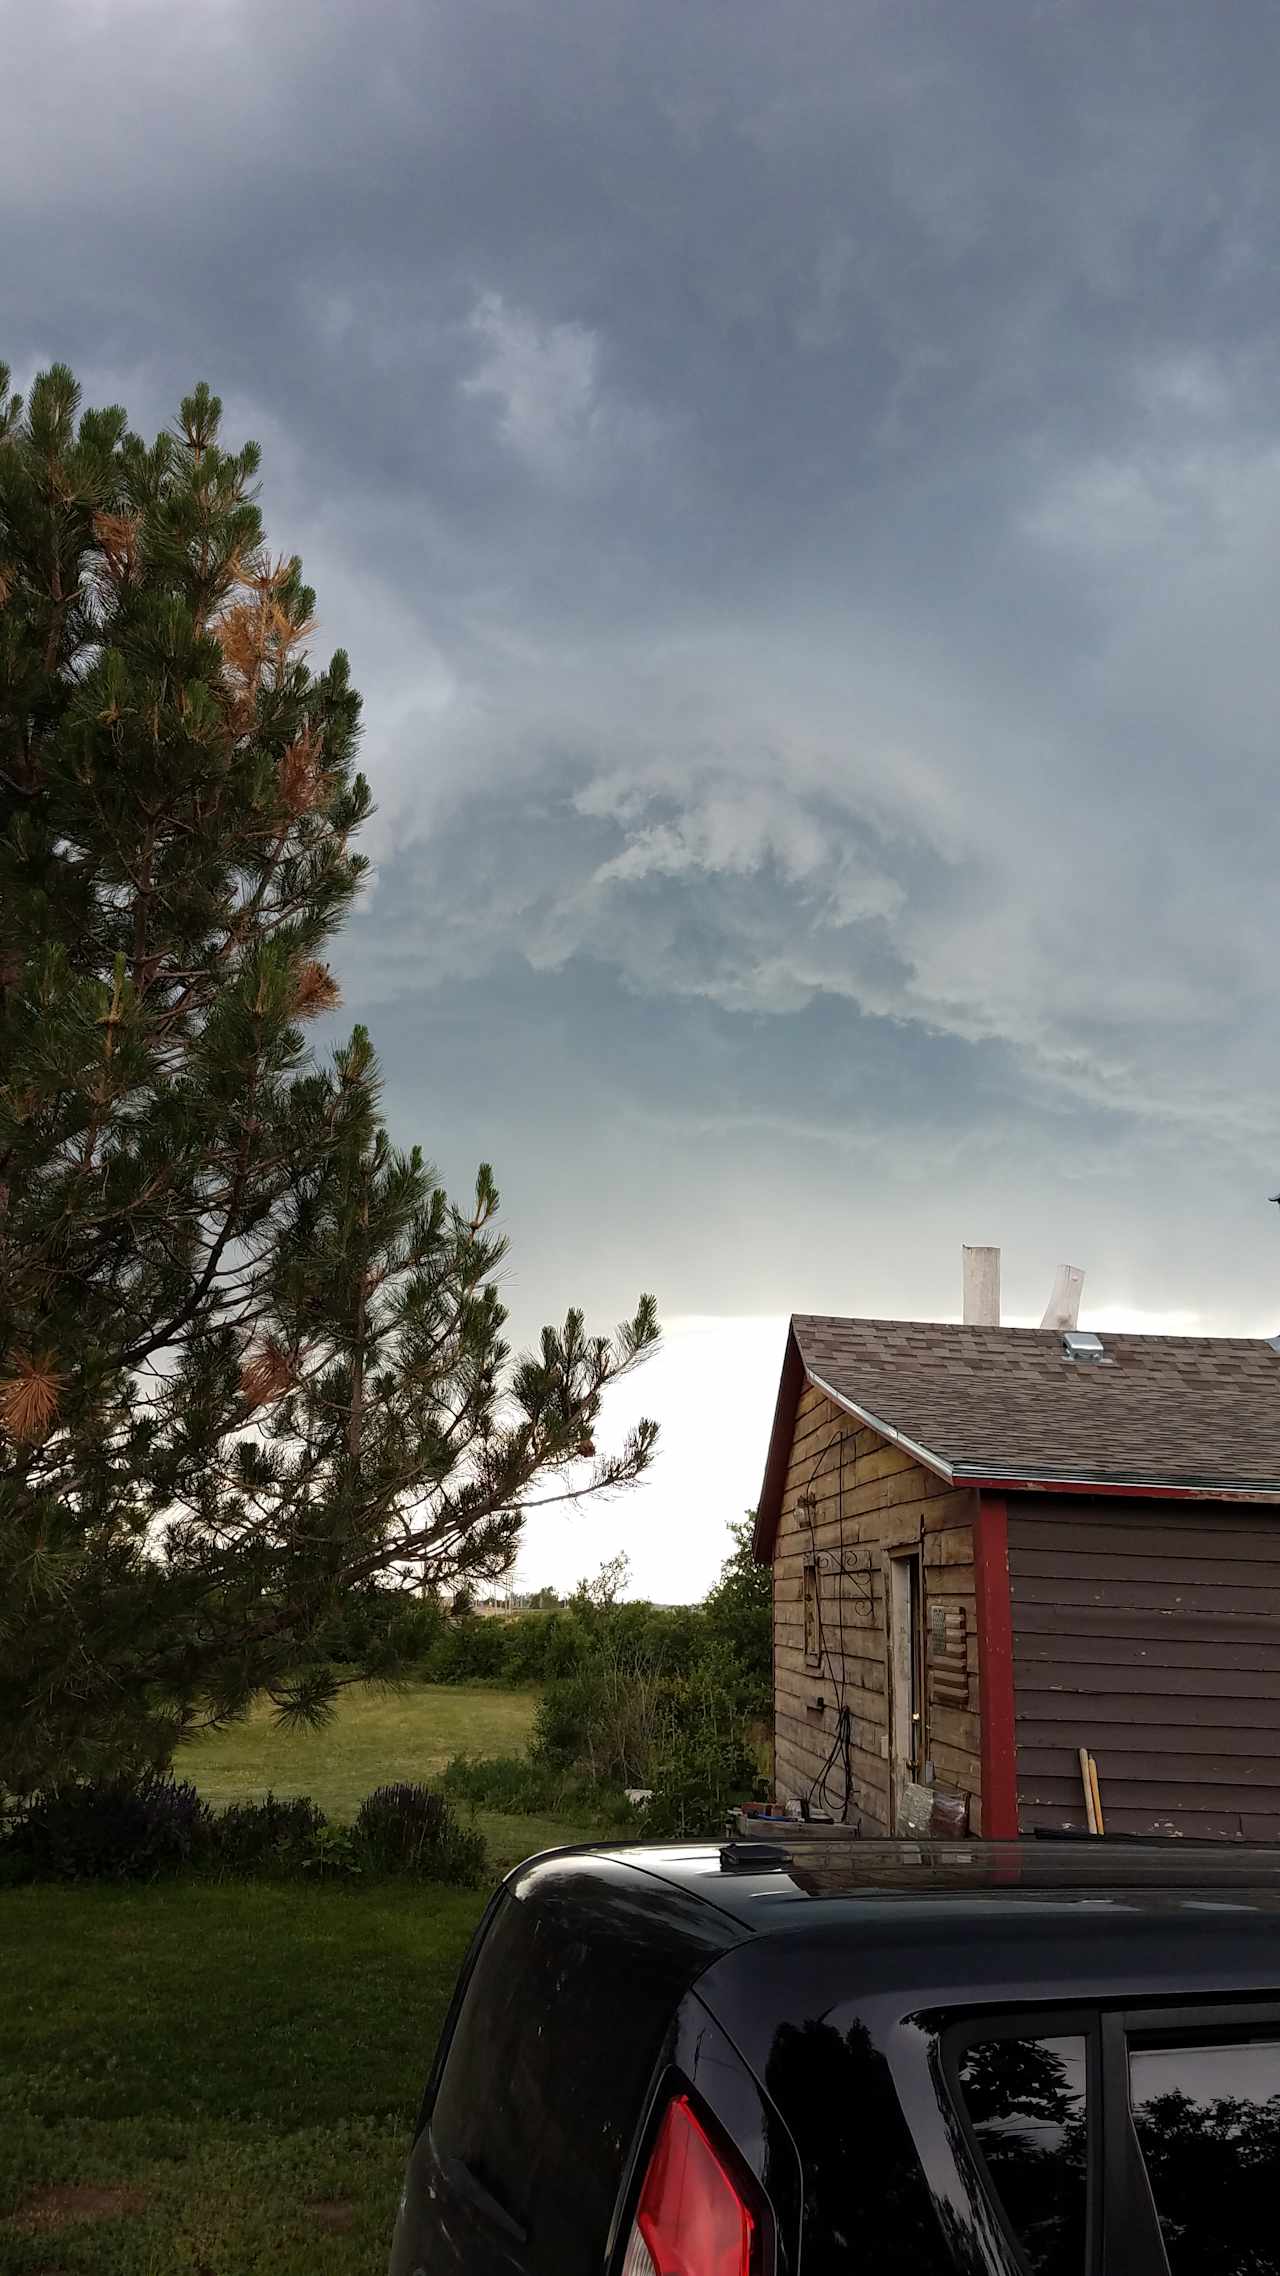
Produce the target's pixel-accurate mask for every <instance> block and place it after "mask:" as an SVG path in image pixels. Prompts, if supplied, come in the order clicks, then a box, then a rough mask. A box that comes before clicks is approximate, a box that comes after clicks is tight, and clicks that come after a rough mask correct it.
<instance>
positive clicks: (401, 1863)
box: [352, 1785, 488, 1889]
mask: <svg viewBox="0 0 1280 2276" xmlns="http://www.w3.org/2000/svg"><path fill="white" fill-rule="evenodd" d="M352 1836H353V1839H354V1842H355V1846H356V1850H357V1853H358V1855H359V1857H360V1859H361V1861H362V1862H363V1863H364V1864H366V1865H367V1866H368V1867H369V1869H370V1870H371V1871H373V1872H376V1873H407V1874H412V1875H414V1876H415V1877H416V1878H417V1879H419V1880H423V1881H449V1882H452V1883H453V1884H454V1885H455V1886H457V1887H459V1888H467V1889H473V1888H475V1887H476V1886H477V1885H478V1883H479V1882H480V1881H481V1880H482V1879H483V1877H484V1873H485V1869H486V1866H487V1864H488V1851H487V1849H486V1845H485V1839H484V1835H483V1834H481V1833H477V1832H475V1831H474V1830H471V1829H468V1828H466V1827H463V1826H460V1825H459V1824H458V1821H457V1819H456V1818H455V1816H454V1814H453V1811H452V1810H451V1809H450V1807H449V1804H448V1802H447V1801H446V1799H445V1797H444V1795H443V1794H437V1793H435V1792H433V1790H432V1789H431V1787H429V1786H411V1785H399V1786H379V1787H377V1788H376V1789H375V1790H374V1792H373V1793H372V1794H367V1795H366V1796H365V1799H364V1801H363V1802H362V1803H361V1804H360V1808H359V1810H358V1811H357V1812H356V1821H355V1824H354V1826H353V1828H352Z"/></svg>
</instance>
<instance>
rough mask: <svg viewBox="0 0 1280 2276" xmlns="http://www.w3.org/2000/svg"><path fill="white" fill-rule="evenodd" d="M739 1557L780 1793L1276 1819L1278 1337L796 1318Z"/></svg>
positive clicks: (1277, 1830)
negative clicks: (1084, 1767) (1090, 1763)
mask: <svg viewBox="0 0 1280 2276" xmlns="http://www.w3.org/2000/svg"><path fill="white" fill-rule="evenodd" d="M1277 1343H1278V1344H1280V1339H1277ZM1094 1347H1096V1348H1094ZM755 1548H756V1555H757V1557H758V1558H759V1559H760V1560H761V1561H762V1562H768V1563H771V1564H772V1567H773V1575H774V1592H773V1593H774V1707H775V1785H776V1791H777V1794H778V1797H779V1799H782V1800H786V1801H788V1802H790V1803H792V1804H793V1805H800V1806H802V1807H805V1808H806V1809H808V1810H812V1811H813V1812H814V1813H815V1814H827V1815H830V1816H832V1817H835V1818H837V1819H841V1818H846V1817H847V1818H848V1819H849V1820H850V1821H851V1822H860V1823H861V1825H862V1826H863V1827H864V1828H865V1830H866V1831H867V1832H868V1833H884V1832H893V1831H897V1830H899V1829H900V1828H902V1829H905V1828H907V1827H913V1828H914V1827H917V1826H921V1825H922V1824H923V1823H925V1822H928V1820H929V1816H930V1812H932V1822H933V1824H934V1825H935V1827H936V1828H937V1829H938V1830H945V1829H948V1828H949V1829H951V1830H957V1831H958V1830H966V1829H967V1830H968V1831H970V1832H972V1833H982V1834H985V1835H988V1836H990V1837H994V1838H1007V1837H1009V1836H1012V1835H1016V1834H1019V1833H1031V1832H1034V1831H1036V1830H1037V1829H1046V1830H1051V1829H1064V1830H1066V1829H1070V1830H1074V1831H1079V1830H1083V1829H1084V1827H1085V1823H1086V1818H1085V1800H1084V1793H1083V1787H1082V1781H1081V1775H1080V1767H1079V1759H1078V1749H1079V1748H1081V1747H1085V1748H1086V1749H1088V1750H1089V1751H1090V1752H1091V1753H1092V1754H1093V1755H1094V1757H1095V1758H1096V1761H1097V1765H1098V1772H1099V1781H1100V1786H1101V1797H1102V1806H1103V1812H1104V1818H1105V1824H1106V1829H1107V1831H1108V1832H1122V1833H1145V1834H1152V1833H1156V1834H1183V1835H1201V1836H1203V1835H1211V1836H1217V1837H1222V1838H1229V1839H1250V1840H1275V1839H1280V1349H1278V1348H1277V1345H1273V1344H1272V1343H1270V1342H1266V1341H1261V1340H1254V1339H1245V1338H1237V1337H1213V1338H1201V1337H1183V1336H1138V1335H1114V1336H1113V1335H1108V1336H1105V1337H1103V1338H1100V1339H1099V1338H1095V1337H1090V1336H1083V1337H1082V1336H1080V1335H1077V1334H1074V1333H1072V1334H1063V1333H1060V1332H1058V1331H1056V1330H1052V1329H1026V1328H1002V1327H954V1326H943V1325H933V1324H915V1323H911V1322H904V1321H896V1320H843V1319H816V1318H796V1319H794V1320H793V1321H792V1322H791V1326H790V1330H789V1333H788V1337H787V1345H786V1354H785V1358H784V1361H783V1368H782V1381H781V1385H780V1388H779V1393H778V1404H777V1412H776V1416H775V1420H774V1426H773V1435H772V1439H771V1442H770V1448H769V1458H768V1464H767V1468H766V1473H765V1479H764V1485H763V1488H762V1491H761V1495H760V1503H759V1513H758V1520H757V1525H756V1534H755Z"/></svg>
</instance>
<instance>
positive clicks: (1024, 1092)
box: [0, 0, 1280, 1597]
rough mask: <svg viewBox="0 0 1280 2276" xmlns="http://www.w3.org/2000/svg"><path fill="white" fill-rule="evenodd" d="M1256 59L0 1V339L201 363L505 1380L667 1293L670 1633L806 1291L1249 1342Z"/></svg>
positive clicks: (216, 1) (410, 1083)
mask: <svg viewBox="0 0 1280 2276" xmlns="http://www.w3.org/2000/svg"><path fill="white" fill-rule="evenodd" d="M1278 98H1280V13H1278V12H1277V11H1276V9H1275V8H1274V6H1272V5H1270V4H1267V5H1263V4H1262V0H1233V4H1232V6H1231V7H1230V8H1227V9H1222V8H1219V7H1217V6H1214V5H1211V4H1196V0H1193V4H1191V5H1189V6H1183V7H1179V8H1171V7H1169V6H1168V5H1164V4H1162V5H1160V6H1158V7H1157V6H1152V5H1146V4H1144V0H1124V5H1123V6H1119V7H1117V6H1116V5H1115V0H1099V4H1097V5H1070V4H1057V5H1055V4H1052V0H974V4H972V5H970V6H965V7H957V6H955V5H954V0H935V4H932V5H925V4H914V0H884V4H883V5H870V4H867V0H829V4H828V0H537V4H534V0H343V4H340V5H313V4H309V0H297V4H296V5H295V6H293V7H290V8H283V7H277V8H271V7H266V8H264V7H262V6H256V7H250V6H249V5H247V0H206V4H205V5H203V6H201V7H199V8H188V7H175V6H174V5H172V0H45V4H44V6H43V7H42V8H40V9H37V8H35V7H27V8H21V7H19V6H17V5H15V6H13V7H12V8H11V9H10V10H9V11H8V12H7V22H6V28H5V63H4V68H3V82H2V85H0V188H2V189H3V213H4V246H3V253H2V254H0V315H2V317H3V323H2V324H0V356H4V357H6V358H7V360H8V361H9V362H10V363H11V364H12V365H13V367H14V372H15V378H16V380H17V382H18V384H20V385H22V384H25V383H26V382H27V381H28V380H29V378H30V376H31V375H32V373H33V372H34V370H36V369H37V368H38V367H39V366H40V365H41V364H42V363H44V362H47V361H49V360H50V359H52V358H55V357H58V358H62V359H64V360H66V361H68V362H70V363H71V364H72V365H73V366H74V367H75V369H76V371H77V373H78V374H79V376H80V377H81V379H82V381H83V384H84V388H85V392H86V396H87V398H88V399H89V400H93V401H100V400H119V401H123V402H124V403H126V404H127V405H128V407H129V410H130V413H131V416H132V419H133V421H134V423H135V424H136V425H138V426H140V427H144V428H154V427H155V426H157V425H159V424H161V423H163V422H164V421H165V420H167V419H168V418H170V417H171V416H172V414H173V411H174V409H175V407H176V403H177V399H178V397H179V395H180V394H181V393H182V392H184V391H185V390H186V389H187V388H188V387H189V386H190V385H191V383H192V382H193V381H194V380H195V379H197V378H202V377H203V378H207V379H208V380H209V382H210V383H211V385H212V386H214V387H215V388H216V389H217V390H218V392H220V393H221V394H222V396H223V398H224V400H225V402H226V406H227V420H226V434H227V438H228V439H229V440H232V441H238V440H239V439H241V438H242V437H243V436H244V435H246V434H251V435H254V436H256V437H257V438H258V440H259V441H260V442H261V443H262V445H263V448H264V453H265V460H264V477H265V479H264V491H263V503H264V509H265V512H266V515H267V522H268V529H269V532H270V535H271V538H272V540H273V543H274V544H275V545H276V547H277V548H284V549H289V550H293V549H297V550H300V551H301V552H302V554H303V557H304V561H305V564H306V568H307V572H308V576H309V578H310V580H311V582H312V583H314V585H315V586H316V588H317V592H318V596H319V615H320V619H321V632H320V640H321V642H325V641H327V642H329V643H330V644H331V645H337V644H341V645H343V646H345V647H347V648H348V649H349V650H350V652H351V655H352V659H353V667H354V672H355V676H356V679H357V682H358V684H359V685H360V687H361V688H362V690H363V693H364V696H365V701H366V717H367V730H366V742H365V764H366V769H367V771H368V773H369V775H370V777H371V779H372V782H373V786H374V791H375V795H376V797H377V800H378V803H379V814H378V818H377V820H376V821H375V823H374V824H373V826H372V830H371V833H370V840H369V845H368V850H369V851H371V852H372V853H373V854H374V856H375V857H376V862H377V873H376V880H375V884H374V888H373V890H372V892H371V893H370V895H369V897H368V899H367V901H366V903H365V905H364V907H363V909H362V912H361V914H360V916H359V917H358V919H357V920H356V921H355V922H354V923H353V924H352V925H351V927H350V928H349V930H348V932H347V934H346V936H345V937H344V939H343V941H342V943H341V945H340V948H339V952H338V955H337V957H336V959H335V962H336V964H337V967H338V969H339V971H340V973H341V975H342V978H343V981H344V988H345V1000H346V1012H345V1016H346V1017H348V1018H352V1017H359V1018H363V1019H367V1020H368V1021H369V1023H370V1025H371V1027H372V1029H373V1032H374V1036H375V1040H376V1042H377V1044H378V1046H379V1049H380V1051H381V1055H382V1058H383V1062H384V1065H385V1070H386V1077H387V1099H388V1107H389V1112H390V1115H391V1119H392V1122H393V1125H394V1128H395V1133H396V1135H397V1136H398V1137H399V1138H401V1139H403V1140H405V1141H408V1140H410V1139H413V1138H417V1139H420V1140H421V1142H422V1143H423V1145H424V1146H425V1147H426V1149H427V1151H428V1152H429V1153H430V1154H431V1155H432V1156H433V1157H434V1158H435V1159H436V1160H437V1161H438V1163H439V1165H440V1167H441V1170H442V1172H443V1173H444V1174H445V1175H446V1177H447V1179H448V1181H449V1183H450V1184H451V1185H452V1186H454V1187H460V1186H463V1185H465V1183H466V1181H467V1180H468V1178H469V1176H470V1175H471V1173H472V1170H473V1166H474V1164H475V1162H476V1161H477V1160H478V1159H480V1158H481V1157H487V1158H491V1159H492V1160H493V1162H494V1164H495V1167H496V1169H497V1173H498V1179H499V1184H500V1186H501V1188H502V1192H503V1199H504V1210H505V1218H506V1224H507V1229H508V1231H509V1234H510V1236H511V1240H512V1244H513V1248H512V1261H511V1266H510V1271H509V1276H508V1296H509V1301H510V1304H511V1308H512V1314H513V1321H514V1326H515V1329H516V1331H517V1334H518V1335H520V1336H528V1335H529V1334H531V1333H532V1332H534V1331H535V1330H536V1328H537V1327H538V1326H539V1325H540V1323H541V1321H542V1320H543V1319H544V1318H547V1317H555V1316H560V1315H562V1314H563V1311H564V1308H565V1306H566V1304H568V1303H570V1302H581V1303H583V1304H584V1305H585V1306H586V1307H587V1309H588V1312H589V1314H590V1315H591V1316H592V1318H593V1320H598V1321H600V1322H601V1323H602V1324H608V1322H610V1321H611V1320H613V1319H614V1318H616V1317H618V1316H619V1315H620V1314H621V1313H622V1312H624V1311H626V1310H629V1309H630V1308H631V1307H632V1306H633V1304H634V1300H635V1297H636V1295H637V1294H638V1292H639V1290H640V1289H641V1288H652V1289H653V1290H654V1291H655V1292H656V1294H657V1296H658V1299H659V1303H660V1306H661V1309H662V1313H663V1316H664V1318H665V1319H666V1320H667V1321H668V1322H669V1323H671V1328H672V1333H671V1337H670V1342H669V1346H668V1349H667V1352H666V1353H665V1355H664V1357H663V1358H662V1359H661V1360H660V1361H658V1362H656V1363H655V1364H654V1366H653V1367H652V1369H651V1370H650V1371H649V1374H648V1376H647V1378H646V1379H644V1380H643V1381H641V1382H639V1383H638V1384H637V1385H636V1387H635V1395H634V1399H633V1398H632V1395H631V1392H630V1391H628V1393H627V1401H628V1403H629V1404H630V1405H632V1406H634V1407H635V1408H636V1409H637V1410H639V1409H640V1408H642V1407H648V1408H649V1409H651V1410H652V1411H655V1412H657V1413H658V1415H659V1416H660V1418H661V1419H662V1420H663V1421H664V1423H665V1424H666V1426H667V1446H666V1452H665V1454H664V1456H663V1458H662V1461H661V1463H660V1465H659V1467H658V1469H657V1471H656V1472H655V1474H654V1477H653V1480H652V1482H651V1483H650V1484H649V1485H648V1486H647V1487H646V1488H645V1489H644V1491H643V1492H642V1493H641V1494H639V1495H637V1496H634V1497H631V1498H630V1499H628V1500H626V1501H625V1502H622V1503H619V1504H616V1505H614V1506H613V1507H611V1508H610V1509H607V1510H604V1511H600V1512H596V1513H594V1514H592V1515H591V1516H585V1515H584V1516H579V1517H577V1518H575V1519H574V1520H572V1521H571V1522H567V1523H566V1522H565V1521H563V1520H559V1519H557V1520H554V1521H553V1520H551V1519H543V1520H540V1521H538V1523H537V1524H536V1526H535V1527H534V1528H533V1530H532V1531H531V1534H530V1538H529V1542H528V1545H527V1548H526V1552H525V1556H524V1561H523V1566H522V1573H523V1577H524V1578H525V1579H526V1580H527V1581H529V1582H530V1583H536V1582H539V1581H542V1580H544V1579H553V1580H556V1581H558V1582H562V1583H563V1582H566V1581H567V1582H569V1583H572V1581H573V1580H575V1579H576V1578H577V1577H578V1575H579V1574H580V1573H582V1572H585V1571H589V1570H593V1569H594V1568H595V1567H596V1566H597V1565H598V1564H599V1563H600V1562H601V1560H602V1558H603V1557H604V1556H606V1555H607V1554H609V1553H610V1552H611V1551H612V1550H613V1549H615V1548H616V1547H618V1546H625V1547H627V1549H628V1550H629V1552H630V1554H631V1557H632V1563H633V1568H634V1571H635V1576H636V1581H637V1584H638V1585H639V1586H641V1587H643V1588H644V1589H645V1590H646V1591H647V1592H649V1593H653V1594H656V1595H658V1596H660V1597H683V1596H689V1595H694V1594H697V1593H700V1591H701V1590H702V1589H703V1588H704V1587H705V1585H706V1583H707V1581H708V1580H709V1579H710V1577H711V1576H712V1575H713V1573H714V1571H715V1569H716V1566H717V1564H718V1562H719V1558H720V1555H721V1553H722V1549H723V1546H724V1542H725V1529H726V1526H727V1523H728V1521H729V1520H730V1519H732V1518H733V1517H735V1516H736V1515H737V1514H739V1512H740V1511H741V1510H742V1508H743V1507H744V1506H745V1504H746V1503H747V1502H749V1501H750V1500H751V1499H752V1498H753V1497H754V1493H755V1491H756V1487H757V1484H758V1480H759V1474H760V1468H761V1464H762V1459H763V1452H764V1442H765V1437H766V1434H767V1427H768V1421H769V1418H770V1414H771V1410H772V1401H773V1393H774V1388H775V1384H776V1376H777V1369H778V1363H779V1360H780V1357H781V1349H782V1335H783V1324H784V1321H785V1317H786V1315H787V1314H788V1313H789V1312H791V1311H793V1310H830V1311H846V1312H863V1313H877V1314H890V1315H898V1316H907V1317H931V1318H946V1317H948V1316H951V1317H954V1316H956V1314H957V1311H958V1305H959V1252H960V1245H961V1243H962V1241H965V1240H970V1241H992V1242H997V1243H999V1244H1001V1246H1002V1247H1003V1250H1004V1259H1005V1265H1004V1273H1005V1293H1006V1317H1007V1318H1011V1319H1015V1320H1018V1319H1029V1320H1038V1318H1039V1315H1040V1311H1041V1309H1042V1307H1043V1304H1044V1301H1045V1299H1046V1297H1047V1295H1048V1290H1049V1284H1050V1281H1051V1278H1052V1273H1053V1268H1054V1266H1055V1264H1056V1263H1057V1262H1059V1261H1060V1260H1069V1261H1071V1262H1073V1263H1078V1264H1080V1265H1082V1266H1084V1268H1085V1271H1086V1283H1085V1306H1084V1314H1083V1317H1084V1320H1085V1322H1086V1324H1090V1323H1091V1324H1094V1325H1100V1324H1106V1323H1108V1322H1110V1323H1111V1324H1113V1325H1118V1324H1120V1323H1121V1322H1122V1321H1123V1322H1124V1323H1126V1324H1130V1325H1135V1326H1153V1327H1154V1326H1171V1327H1176V1328H1187V1329H1195V1330H1200V1331H1204V1330H1210V1331H1233V1332H1246V1333H1252V1332H1265V1333H1270V1332H1271V1331H1272V1330H1273V1329H1275V1328H1277V1327H1280V1213H1277V1211H1276V1210H1274V1209H1269V1207H1268V1202H1267V1196H1268V1194H1270V1193H1271V1192H1273V1191H1275V1190H1276V1188H1277V1186H1280V1133H1278V1131H1277V1122H1276V1114H1275V1100H1276V1074H1277V1043H1278V1041H1280V1013H1278V1004H1280V997H1278V995H1277V988H1276V984H1275V966H1276V957H1277V942H1278V937H1280V917H1278V914H1277V899H1276V877H1277V870H1278V868H1280V861H1278V855H1280V815H1278V806H1277V799H1276V754H1277V729H1278V725H1280V722H1278V719H1277V708H1278V707H1277V702H1276V690H1277V678H1278V676H1280V665H1278V662H1277V654H1278V650H1277V638H1278V635H1277V626H1278V622H1280V575H1278V571H1280V270H1278V267H1277V251H1276V248H1277V243H1278V242H1280V230H1278V222H1280V140H1278V138H1277V136H1276V132H1275V118H1276V111H1277V99H1278Z"/></svg>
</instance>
